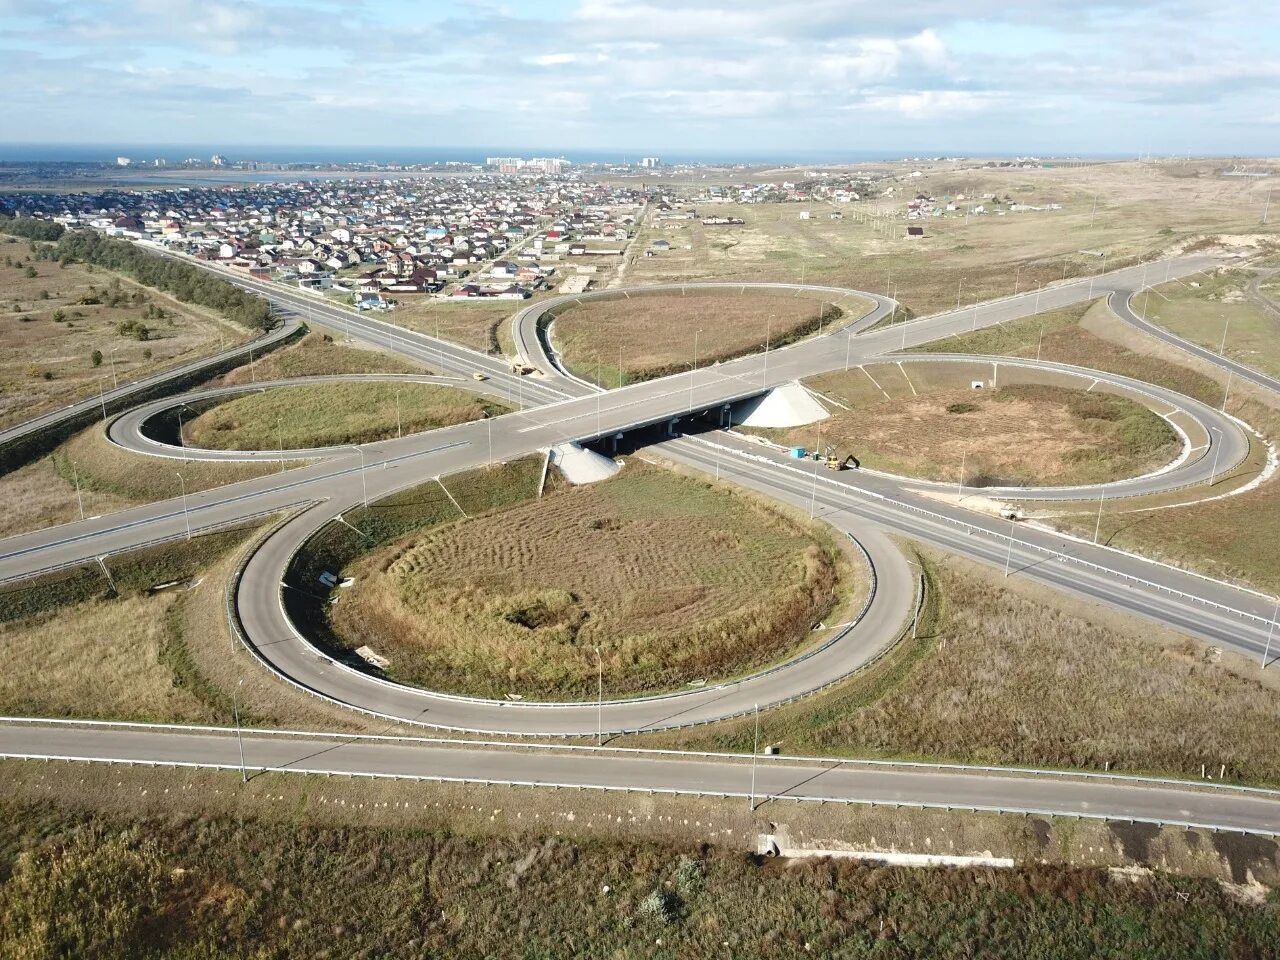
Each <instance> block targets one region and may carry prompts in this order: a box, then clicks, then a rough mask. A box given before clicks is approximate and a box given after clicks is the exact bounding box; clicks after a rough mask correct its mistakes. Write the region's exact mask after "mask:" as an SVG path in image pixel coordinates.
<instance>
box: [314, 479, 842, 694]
mask: <svg viewBox="0 0 1280 960" xmlns="http://www.w3.org/2000/svg"><path fill="white" fill-rule="evenodd" d="M446 482H447V483H448V484H449V486H450V488H451V489H454V490H456V489H459V488H460V487H461V486H463V484H461V483H460V482H458V481H457V480H454V481H446ZM481 482H483V475H481ZM346 572H347V573H349V574H350V575H352V576H354V577H355V579H356V585H355V587H353V588H351V589H349V590H344V591H342V593H341V599H340V602H339V603H338V604H337V605H336V606H334V607H333V608H332V614H331V619H332V625H333V629H334V630H335V632H336V633H337V634H338V635H340V636H342V637H344V638H345V639H346V641H347V643H348V644H349V645H351V646H358V645H361V644H368V645H370V646H372V647H373V648H374V649H375V650H377V652H379V653H380V654H382V655H383V656H386V657H387V658H389V659H390V660H391V667H390V668H389V672H390V673H391V674H392V675H393V676H395V677H397V678H398V679H402V680H406V681H409V682H412V683H417V684H421V685H423V686H428V687H431V688H433V689H447V690H453V691H457V692H462V693H468V694H476V695H483V696H502V695H504V694H505V693H507V692H518V693H520V694H521V695H524V696H529V697H536V698H540V699H556V698H574V697H584V696H586V695H587V694H589V693H591V692H593V691H594V690H595V685H596V679H597V677H596V673H597V663H596V656H595V653H594V650H595V649H596V648H598V649H599V651H600V656H601V658H602V661H603V670H604V676H605V678H606V681H605V682H606V689H607V693H608V695H610V696H623V695H628V694H636V693H641V692H648V691H653V690H657V689H666V688H680V687H683V686H684V685H685V684H687V683H689V682H691V681H695V680H708V681H714V680H719V679H723V678H727V677H732V676H735V675H738V674H741V673H744V672H747V671H749V670H751V669H753V668H756V667H760V666H763V665H766V664H769V663H772V662H775V661H776V660H778V659H779V658H780V657H783V656H785V655H786V654H788V653H790V652H793V651H795V650H797V649H799V648H800V647H802V646H804V645H806V644H808V643H810V642H812V641H813V637H814V634H813V633H812V632H811V631H812V628H813V626H814V624H816V623H818V622H820V621H821V620H822V619H823V618H824V617H826V616H827V614H828V613H829V612H830V611H831V610H832V608H833V606H835V605H836V604H837V603H838V602H839V601H838V600H837V595H838V594H839V595H843V594H844V593H846V592H847V591H848V590H849V589H850V587H851V583H852V580H853V579H854V576H853V574H852V571H851V568H850V565H849V564H848V562H847V561H846V560H845V559H844V558H843V555H842V553H841V552H840V549H839V548H838V547H837V546H836V545H835V544H834V542H833V541H832V540H831V539H830V538H829V537H828V536H827V535H826V534H825V533H823V532H820V531H817V530H815V529H814V528H810V527H808V526H807V525H805V524H802V523H800V522H798V521H796V520H793V519H791V518H790V517H789V516H787V515H784V514H783V513H782V512H780V511H778V510H775V509H771V508H769V507H767V506H764V505H763V504H760V503H757V502H755V501H754V500H752V499H751V498H749V497H747V496H745V495H741V494H738V493H735V492H732V491H730V490H729V489H727V488H724V487H720V486H713V485H712V484H710V483H707V482H705V481H702V480H696V479H692V478H688V477H683V476H679V475H676V474H673V473H669V472H667V471H664V470H662V469H660V468H657V467H651V466H646V465H641V464H638V463H633V464H632V465H631V466H629V467H628V468H627V470H626V471H625V472H624V473H623V474H622V475H620V476H618V477H616V478H614V479H612V480H609V481H607V482H605V483H601V484H596V485H592V486H591V487H584V488H576V489H562V490H559V491H556V492H553V493H551V494H549V495H546V496H544V497H543V499H542V500H541V501H539V502H529V503H521V504H518V505H512V506H509V507H508V508H507V509H504V510H500V511H497V512H494V513H491V514H489V515H487V516H483V517H476V518H473V519H470V520H465V521H462V522H455V523H447V524H444V525H441V526H438V527H436V528H433V529H431V530H428V531H426V532H425V533H420V534H416V535H415V536H413V537H410V538H406V539H402V540H399V541H397V542H395V543H393V544H390V545H389V546H387V547H385V548H383V549H380V550H377V551H375V552H373V553H370V554H369V555H368V556H366V557H363V558H361V559H360V560H358V561H356V562H355V563H352V564H349V565H348V566H347V568H346Z"/></svg>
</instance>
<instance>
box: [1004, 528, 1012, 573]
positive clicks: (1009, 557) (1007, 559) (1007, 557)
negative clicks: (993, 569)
mask: <svg viewBox="0 0 1280 960" xmlns="http://www.w3.org/2000/svg"><path fill="white" fill-rule="evenodd" d="M1012 564H1013V518H1012V517H1010V518H1009V550H1008V552H1007V553H1005V555H1004V575H1005V578H1006V579H1007V578H1008V576H1009V567H1010V566H1012Z"/></svg>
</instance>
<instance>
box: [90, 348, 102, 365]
mask: <svg viewBox="0 0 1280 960" xmlns="http://www.w3.org/2000/svg"><path fill="white" fill-rule="evenodd" d="M89 362H90V363H92V364H93V365H94V366H95V367H100V366H102V351H101V350H95V351H93V353H91V354H89Z"/></svg>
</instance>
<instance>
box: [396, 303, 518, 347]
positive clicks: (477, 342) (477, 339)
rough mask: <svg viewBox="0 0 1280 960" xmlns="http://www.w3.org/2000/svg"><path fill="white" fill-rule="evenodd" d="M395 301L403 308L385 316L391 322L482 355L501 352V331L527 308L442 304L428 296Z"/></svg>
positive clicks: (499, 304)
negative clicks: (514, 315) (509, 319)
mask: <svg viewBox="0 0 1280 960" xmlns="http://www.w3.org/2000/svg"><path fill="white" fill-rule="evenodd" d="M395 299H397V300H399V301H400V305H399V306H398V307H396V309H395V310H393V311H392V312H391V313H390V314H388V315H387V316H386V318H385V319H386V320H387V321H388V322H390V323H394V324H396V325H397V326H402V327H408V328H409V329H410V330H417V331H419V332H420V333H426V334H430V335H431V336H433V337H439V338H441V339H442V340H450V341H452V342H454V343H458V344H461V345H462V346H464V347H470V348H471V349H473V350H479V351H480V352H481V353H499V352H500V350H499V335H498V327H500V326H501V325H502V323H503V321H505V320H506V319H508V318H509V317H510V316H511V315H512V314H513V313H515V312H516V311H517V310H519V309H520V307H522V306H524V305H525V304H524V303H521V302H519V301H514V300H490V301H483V302H461V303H459V302H443V301H440V300H434V299H432V298H430V297H428V296H426V295H425V294H396V295H395ZM525 303H527V301H525Z"/></svg>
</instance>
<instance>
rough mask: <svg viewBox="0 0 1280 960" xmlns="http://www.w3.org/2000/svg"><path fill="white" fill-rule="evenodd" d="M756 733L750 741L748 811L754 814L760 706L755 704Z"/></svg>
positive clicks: (758, 755)
mask: <svg viewBox="0 0 1280 960" xmlns="http://www.w3.org/2000/svg"><path fill="white" fill-rule="evenodd" d="M755 714H756V732H755V737H754V738H753V739H752V741H751V805H750V807H749V809H750V810H751V811H752V812H753V813H754V812H755V809H756V762H757V760H758V758H759V757H760V704H758V703H757V704H756V709H755Z"/></svg>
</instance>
